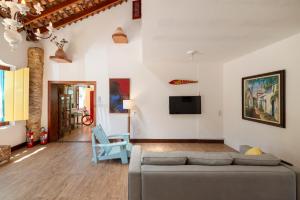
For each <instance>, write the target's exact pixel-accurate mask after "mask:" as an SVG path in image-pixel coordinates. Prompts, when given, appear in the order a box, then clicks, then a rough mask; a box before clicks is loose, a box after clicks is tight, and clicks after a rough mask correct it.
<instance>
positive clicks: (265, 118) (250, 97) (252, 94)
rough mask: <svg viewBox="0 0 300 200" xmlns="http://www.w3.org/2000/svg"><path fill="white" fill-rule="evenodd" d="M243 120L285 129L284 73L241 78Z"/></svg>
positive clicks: (278, 72)
mask: <svg viewBox="0 0 300 200" xmlns="http://www.w3.org/2000/svg"><path fill="white" fill-rule="evenodd" d="M242 88H243V96H242V97H243V103H242V104H243V119H246V120H251V121H256V122H259V123H264V124H269V125H273V126H278V127H282V128H284V127H285V71H277V72H271V73H267V74H261V75H257V76H251V77H246V78H243V80H242Z"/></svg>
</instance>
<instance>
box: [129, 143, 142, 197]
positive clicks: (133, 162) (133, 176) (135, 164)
mask: <svg viewBox="0 0 300 200" xmlns="http://www.w3.org/2000/svg"><path fill="white" fill-rule="evenodd" d="M141 156H142V147H141V146H138V145H134V146H133V147H132V151H131V158H130V163H129V168H128V200H142V180H141V179H142V178H141Z"/></svg>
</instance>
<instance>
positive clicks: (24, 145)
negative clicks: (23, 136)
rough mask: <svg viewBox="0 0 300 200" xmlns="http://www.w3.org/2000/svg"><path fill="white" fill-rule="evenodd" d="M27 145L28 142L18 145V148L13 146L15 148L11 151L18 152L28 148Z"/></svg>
mask: <svg viewBox="0 0 300 200" xmlns="http://www.w3.org/2000/svg"><path fill="white" fill-rule="evenodd" d="M26 144H27V142H23V143H21V144H18V145H16V146H13V147H12V148H11V151H16V150H19V149H22V148H24V147H26Z"/></svg>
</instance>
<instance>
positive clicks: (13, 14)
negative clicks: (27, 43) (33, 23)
mask: <svg viewBox="0 0 300 200" xmlns="http://www.w3.org/2000/svg"><path fill="white" fill-rule="evenodd" d="M43 10H44V9H43V7H42V6H41V4H40V3H36V4H34V5H33V9H30V8H29V7H28V6H27V5H26V2H25V0H22V1H21V3H19V2H18V0H12V1H6V0H0V14H1V15H2V17H3V18H4V19H3V22H2V24H3V25H4V38H5V40H6V41H7V42H8V43H9V45H10V47H11V48H12V50H14V49H15V48H16V47H17V46H18V44H19V43H20V42H22V35H21V34H20V32H21V31H22V30H25V31H26V33H27V37H28V35H29V34H31V35H32V34H33V35H34V36H35V38H36V39H48V38H50V37H51V36H52V32H53V30H54V29H53V25H52V23H51V22H50V23H49V25H48V26H47V29H48V31H49V32H48V36H47V37H44V36H43V34H41V33H40V30H39V29H37V31H36V32H34V31H33V29H32V28H31V27H29V26H25V25H24V21H25V18H26V16H28V15H29V16H33V17H34V16H38V15H40V14H41V13H42V11H43Z"/></svg>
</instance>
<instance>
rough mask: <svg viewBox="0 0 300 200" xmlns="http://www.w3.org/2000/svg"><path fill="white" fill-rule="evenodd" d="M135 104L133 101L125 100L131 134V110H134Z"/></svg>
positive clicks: (124, 104) (124, 106) (124, 105)
mask: <svg viewBox="0 0 300 200" xmlns="http://www.w3.org/2000/svg"><path fill="white" fill-rule="evenodd" d="M133 106H134V102H133V100H130V99H129V100H123V109H127V110H128V133H130V110H132V109H133Z"/></svg>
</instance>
